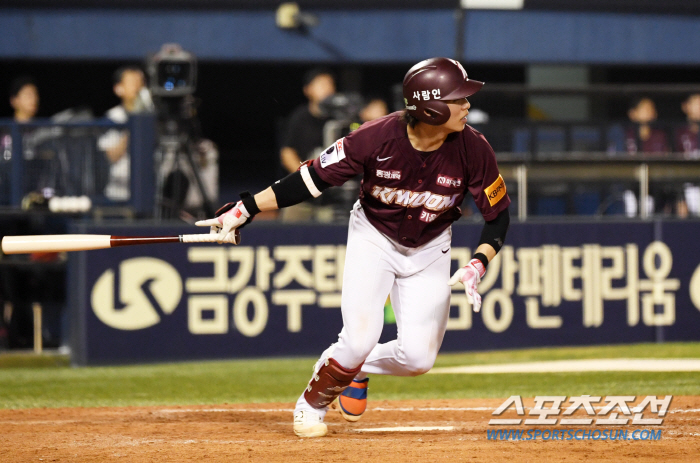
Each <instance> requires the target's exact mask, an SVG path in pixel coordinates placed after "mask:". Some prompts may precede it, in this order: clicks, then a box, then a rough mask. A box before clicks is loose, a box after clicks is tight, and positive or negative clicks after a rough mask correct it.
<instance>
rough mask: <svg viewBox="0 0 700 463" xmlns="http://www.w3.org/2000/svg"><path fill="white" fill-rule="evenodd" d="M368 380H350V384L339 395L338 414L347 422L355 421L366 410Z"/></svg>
mask: <svg viewBox="0 0 700 463" xmlns="http://www.w3.org/2000/svg"><path fill="white" fill-rule="evenodd" d="M368 384H369V378H365V379H363V380H362V381H357V380H354V379H353V380H352V383H350V385H349V386H348V387H347V388H346V389H345V390H344V391H343V392H341V393H340V396H339V397H338V405H339V406H340V414H341V415H343V418H345V419H346V420H347V421H357V420H359V419H360V418H362V414H363V413H364V412H365V410H366V409H367V386H368Z"/></svg>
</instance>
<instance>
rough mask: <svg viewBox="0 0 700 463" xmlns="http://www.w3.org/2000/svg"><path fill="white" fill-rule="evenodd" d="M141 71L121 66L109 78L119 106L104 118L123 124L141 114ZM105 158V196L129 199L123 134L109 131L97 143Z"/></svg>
mask: <svg viewBox="0 0 700 463" xmlns="http://www.w3.org/2000/svg"><path fill="white" fill-rule="evenodd" d="M145 80H146V79H145V77H144V74H143V71H142V70H141V69H140V68H138V67H136V66H125V67H121V68H119V69H117V70H116V71H115V73H114V76H113V90H114V94H115V95H117V97H118V98H119V99H120V100H121V103H120V104H119V105H117V106H115V107H113V108H112V109H110V110H109V111H107V114H106V116H107V118H108V119H111V120H112V121H114V122H117V123H120V124H123V123H125V122H127V120H128V119H129V115H130V114H134V113H138V112H142V111H144V110H145V109H146V108H145V105H144V103H143V101H142V99H141V98H140V95H141V91H142V90H143V89H144V86H145ZM98 145H99V147H100V149H102V150H103V151H104V152H105V154H106V155H107V159H108V160H109V162H110V170H109V182H108V183H107V186H106V187H105V196H107V198H109V199H111V200H113V201H126V200H128V199H129V196H130V192H129V178H130V157H129V151H128V147H129V136H128V134H127V133H125V132H122V131H118V130H110V131H108V132H107V133H106V134H104V135H103V136H102V137H100V140H99V143H98Z"/></svg>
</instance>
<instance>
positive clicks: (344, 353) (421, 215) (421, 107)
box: [197, 58, 510, 437]
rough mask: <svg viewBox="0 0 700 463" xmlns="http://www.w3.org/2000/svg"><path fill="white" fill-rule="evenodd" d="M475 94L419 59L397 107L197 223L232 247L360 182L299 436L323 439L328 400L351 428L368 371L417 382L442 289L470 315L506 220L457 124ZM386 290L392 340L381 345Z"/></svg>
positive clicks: (442, 306)
mask: <svg viewBox="0 0 700 463" xmlns="http://www.w3.org/2000/svg"><path fill="white" fill-rule="evenodd" d="M482 86H483V82H478V81H475V80H470V79H469V78H468V77H467V73H466V71H465V70H464V68H463V67H462V65H461V64H460V63H458V62H457V61H454V60H451V59H447V58H432V59H428V60H425V61H421V62H420V63H418V64H416V65H415V66H413V67H412V68H411V69H410V70H409V71H408V73H407V74H406V77H405V78H404V81H403V95H404V102H405V105H406V108H405V110H404V111H401V112H396V113H393V114H389V115H388V116H385V117H382V118H379V119H376V120H374V121H371V122H367V123H365V124H363V125H362V126H361V127H360V128H359V129H357V130H355V131H354V132H352V133H351V134H350V135H348V136H346V137H344V138H341V139H340V140H338V141H336V142H335V143H334V144H333V145H332V146H330V147H329V148H328V149H326V150H325V151H324V152H323V153H322V154H321V155H320V156H319V157H318V158H317V159H315V160H312V161H307V162H306V163H304V164H302V166H301V167H300V169H299V171H297V172H296V173H292V174H290V175H289V176H287V177H285V178H284V179H282V180H279V181H278V182H276V183H275V184H274V185H272V186H271V187H269V188H267V189H266V190H264V191H262V192H260V193H258V194H256V195H255V196H251V195H248V194H244V195H242V198H241V201H239V202H238V203H236V204H235V205H233V203H230V204H228V205H227V206H224V207H223V208H222V209H221V210H220V212H219V213H217V217H216V218H213V219H209V220H203V221H200V222H197V225H199V226H210V227H212V229H211V230H212V233H218V235H219V240H218V241H219V242H228V243H235V244H237V241H238V231H237V230H236V229H237V228H240V227H241V226H243V225H245V224H247V223H248V222H249V221H250V220H251V219H252V218H253V217H254V216H255V214H257V213H258V212H260V211H267V210H274V209H277V208H282V207H287V206H290V205H293V204H297V203H299V202H301V201H304V200H306V199H308V198H310V197H312V196H314V197H317V196H319V195H321V193H322V192H323V191H324V190H325V189H326V188H329V187H331V186H338V185H342V184H343V183H344V182H345V181H347V180H349V179H351V178H353V177H355V176H356V175H357V174H363V180H362V188H361V191H360V198H359V200H358V201H357V202H356V203H355V206H354V207H353V210H352V212H351V216H350V225H349V230H348V243H347V253H346V260H345V271H344V275H343V291H342V299H341V310H342V314H343V329H342V330H341V332H340V334H339V336H338V341H337V342H336V343H334V344H333V345H331V346H330V347H329V348H328V349H326V350H325V351H324V352H323V353H322V354H321V357H320V358H319V360H318V362H317V363H316V365H315V366H314V369H313V375H312V377H311V380H310V381H309V384H308V386H307V387H306V389H305V390H304V392H303V393H302V395H301V396H300V397H299V400H298V401H297V404H296V407H295V410H294V432H295V433H296V434H297V435H298V436H300V437H319V436H324V435H325V434H326V433H327V432H328V429H327V426H326V424H325V423H324V422H323V419H324V416H325V414H326V411H327V409H328V406H329V405H330V404H331V403H332V402H333V401H334V400H335V399H336V398H338V403H339V410H340V412H341V414H342V416H343V417H344V418H345V419H347V420H349V421H357V420H358V419H359V418H360V416H361V415H362V414H363V412H364V411H365V409H366V406H367V385H368V381H369V378H368V377H367V375H368V374H369V373H374V374H384V375H395V376H416V375H421V374H423V373H425V372H427V371H428V370H430V368H432V366H433V363H434V361H435V358H436V356H437V353H438V350H439V349H440V345H441V343H442V339H443V336H444V334H445V328H446V325H447V319H448V314H449V306H450V287H449V285H454V284H456V283H458V282H461V283H462V284H463V285H464V288H465V291H466V294H467V299H468V301H469V303H470V304H472V306H473V309H474V311H476V312H478V311H479V309H480V307H481V296H479V294H478V293H477V284H478V283H479V281H480V280H481V278H482V277H483V275H484V273H485V272H486V267H487V266H488V263H489V261H490V260H491V259H493V258H494V256H495V255H496V253H497V252H498V251H499V250H500V248H501V246H502V245H503V241H504V240H505V237H506V231H507V229H508V224H509V221H510V218H509V214H508V205H509V204H510V198H509V197H508V195H507V194H506V186H505V183H504V181H503V178H502V177H501V176H500V175H499V172H498V166H497V165H496V157H495V155H494V153H493V150H492V149H491V146H490V145H489V144H488V142H487V141H486V139H485V138H484V136H483V135H482V134H480V133H479V132H477V131H476V130H474V129H473V128H471V127H470V126H468V125H467V124H466V122H467V114H468V113H469V107H470V105H469V101H467V97H468V96H470V95H473V94H474V93H476V92H477V91H478V90H479V89H481V87H482ZM467 193H471V195H472V197H473V198H474V201H475V202H476V205H477V206H478V208H479V210H480V211H481V213H482V215H483V216H484V219H485V221H486V223H485V225H484V227H483V231H482V234H481V239H480V242H479V245H478V247H477V248H476V251H475V254H474V256H473V258H472V259H471V261H470V262H469V264H467V265H466V266H465V267H463V268H461V269H459V270H457V272H455V274H454V275H452V278H450V274H449V272H450V263H451V259H450V242H451V237H452V229H451V224H452V222H454V221H455V220H457V219H459V217H460V216H461V213H460V209H459V206H460V205H461V203H462V201H463V200H464V197H465V195H466V194H467ZM387 294H389V295H390V297H391V302H392V306H393V308H394V312H395V315H396V323H397V329H398V337H397V339H395V340H393V341H391V342H388V343H386V344H378V341H379V336H380V334H381V332H382V326H383V322H384V310H383V308H384V302H385V301H386V297H387Z"/></svg>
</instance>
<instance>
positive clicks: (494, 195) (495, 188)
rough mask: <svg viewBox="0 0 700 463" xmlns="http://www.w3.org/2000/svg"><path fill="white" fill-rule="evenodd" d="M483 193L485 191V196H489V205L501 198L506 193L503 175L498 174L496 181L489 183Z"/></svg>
mask: <svg viewBox="0 0 700 463" xmlns="http://www.w3.org/2000/svg"><path fill="white" fill-rule="evenodd" d="M484 193H486V197H487V198H489V204H490V205H491V206H493V205H495V204H496V203H497V202H498V201H500V200H501V199H503V198H504V197H505V195H506V182H505V181H503V177H501V175H500V174H499V175H498V178H497V179H496V181H495V182H493V183H492V184H491V185H489V187H488V188H486V189H485V190H484Z"/></svg>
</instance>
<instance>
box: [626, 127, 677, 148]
mask: <svg viewBox="0 0 700 463" xmlns="http://www.w3.org/2000/svg"><path fill="white" fill-rule="evenodd" d="M625 145H626V146H627V153H629V154H636V153H638V152H642V153H668V152H669V151H670V149H669V147H668V142H667V140H666V132H664V131H663V130H661V129H655V128H652V129H651V130H650V131H649V138H647V139H646V140H641V139H640V138H639V129H638V128H637V127H630V128H628V129H627V131H626V132H625Z"/></svg>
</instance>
